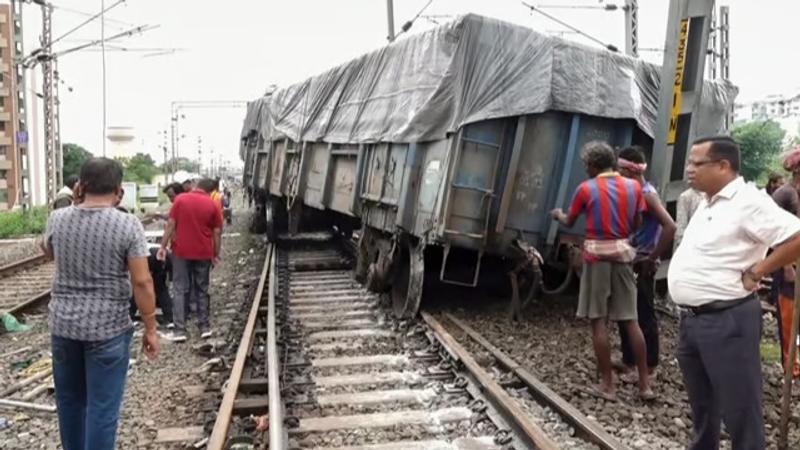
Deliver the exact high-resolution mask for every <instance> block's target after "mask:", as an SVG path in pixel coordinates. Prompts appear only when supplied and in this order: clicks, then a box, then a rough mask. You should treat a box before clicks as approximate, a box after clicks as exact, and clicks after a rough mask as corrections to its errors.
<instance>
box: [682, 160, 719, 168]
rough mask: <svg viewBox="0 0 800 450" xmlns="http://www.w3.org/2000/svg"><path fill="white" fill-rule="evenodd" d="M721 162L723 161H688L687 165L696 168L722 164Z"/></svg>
mask: <svg viewBox="0 0 800 450" xmlns="http://www.w3.org/2000/svg"><path fill="white" fill-rule="evenodd" d="M720 161H721V160H719V159H705V160H703V161H692V160H688V161H686V165H687V166H694V167H702V166H705V165H706V164H709V163H715V162H720Z"/></svg>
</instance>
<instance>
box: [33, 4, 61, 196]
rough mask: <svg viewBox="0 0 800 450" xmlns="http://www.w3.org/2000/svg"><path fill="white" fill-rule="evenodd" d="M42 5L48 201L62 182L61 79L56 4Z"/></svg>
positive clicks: (43, 101) (42, 61)
mask: <svg viewBox="0 0 800 450" xmlns="http://www.w3.org/2000/svg"><path fill="white" fill-rule="evenodd" d="M39 4H40V5H41V7H42V38H41V46H42V47H41V48H42V53H40V54H39V55H38V56H37V58H38V59H39V60H40V61H41V63H42V80H43V85H42V97H43V98H42V103H43V110H44V154H45V167H46V170H45V173H46V175H47V180H46V186H47V188H46V189H47V202H48V203H51V202H52V201H53V200H55V198H56V194H57V193H58V190H59V189H60V187H61V184H62V175H61V165H62V161H61V160H60V155H61V148H60V147H61V142H59V137H58V136H59V133H58V126H59V125H58V99H57V98H56V95H57V90H56V89H57V86H56V83H57V82H58V79H57V75H56V69H55V62H54V61H53V57H52V56H53V45H52V42H53V23H52V19H53V5H51V4H49V3H45V2H41V3H39Z"/></svg>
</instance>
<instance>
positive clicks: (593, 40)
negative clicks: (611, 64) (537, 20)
mask: <svg viewBox="0 0 800 450" xmlns="http://www.w3.org/2000/svg"><path fill="white" fill-rule="evenodd" d="M522 4H523V5H525V6H526V7H528V8H530V10H531V12H534V11H535V12H537V13H539V14H541V15H543V16H545V17H547V18H548V19H550V20H552V21H553V22H556V23H558V24H559V25H561V26H563V27H566V28H569V29H570V30H572V31H574V32H576V33H578V34H580V35H581V36H583V37H585V38H586V39H589V40H590V41H592V42H595V43H597V44H600V45H602V46H603V47H605V48H606V49H608V50H610V51H612V52H619V49H618V48H617V47H616V46H614V45H612V44H606V43H605V42H603V41H601V40H600V39H597V38H596V37H594V36H591V35H589V34H587V33H585V32H583V31H581V30H580V29H578V28H576V27H573V26H572V25H570V24H568V23H566V22H564V21H563V20H560V19H558V18H556V17H553V16H552V15H550V14H547V13H546V12H544V11H542V10H541V9H540V8H539V7H536V6H533V5H531V4H529V3H526V2H522Z"/></svg>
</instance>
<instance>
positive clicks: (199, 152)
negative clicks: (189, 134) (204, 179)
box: [197, 136, 203, 175]
mask: <svg viewBox="0 0 800 450" xmlns="http://www.w3.org/2000/svg"><path fill="white" fill-rule="evenodd" d="M202 167H203V138H201V137H200V136H197V174H198V175H201V174H202V173H203V172H202Z"/></svg>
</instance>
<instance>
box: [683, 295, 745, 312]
mask: <svg viewBox="0 0 800 450" xmlns="http://www.w3.org/2000/svg"><path fill="white" fill-rule="evenodd" d="M755 298H756V296H755V294H750V295H748V296H747V297H742V298H737V299H736V300H714V301H713V302H709V303H706V304H703V305H700V306H684V305H679V308H680V310H681V311H682V312H684V313H686V314H688V315H690V316H699V315H700V314H711V313H718V312H720V311H725V310H726V309H730V308H733V307H735V306H739V305H741V304H744V303H747V302H748V301H750V300H753V299H755Z"/></svg>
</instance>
